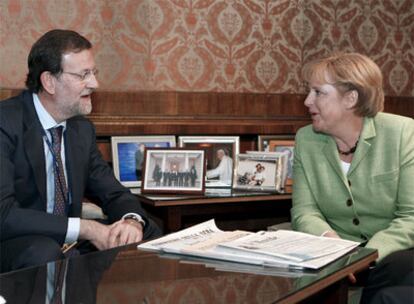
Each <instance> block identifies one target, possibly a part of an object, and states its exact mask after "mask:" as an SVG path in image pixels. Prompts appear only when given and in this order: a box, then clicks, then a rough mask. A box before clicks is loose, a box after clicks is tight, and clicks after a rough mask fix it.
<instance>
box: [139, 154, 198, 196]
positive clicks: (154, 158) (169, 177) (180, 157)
mask: <svg viewBox="0 0 414 304" xmlns="http://www.w3.org/2000/svg"><path fill="white" fill-rule="evenodd" d="M143 168H144V170H143V180H142V187H141V192H142V193H176V194H179V193H186V194H202V193H204V177H205V151H204V150H200V149H185V148H183V149H162V148H158V149H156V148H148V149H146V150H145V161H144V167H143Z"/></svg>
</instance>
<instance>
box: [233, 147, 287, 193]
mask: <svg viewBox="0 0 414 304" xmlns="http://www.w3.org/2000/svg"><path fill="white" fill-rule="evenodd" d="M286 157H287V156H286V153H269V152H265V153H260V152H257V151H255V152H253V153H252V152H251V153H244V154H239V155H238V156H237V159H236V167H235V169H234V177H233V188H234V189H244V190H254V191H270V192H282V191H283V187H284V179H285V177H286V176H285V171H286V161H285V160H286Z"/></svg>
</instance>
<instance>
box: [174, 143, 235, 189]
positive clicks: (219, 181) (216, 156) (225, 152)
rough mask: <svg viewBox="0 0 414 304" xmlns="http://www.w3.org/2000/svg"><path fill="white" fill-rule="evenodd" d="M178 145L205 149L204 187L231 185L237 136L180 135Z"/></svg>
mask: <svg viewBox="0 0 414 304" xmlns="http://www.w3.org/2000/svg"><path fill="white" fill-rule="evenodd" d="M178 145H179V146H180V147H183V148H194V149H204V150H205V151H206V163H207V169H206V187H208V188H215V187H229V188H230V187H231V185H232V179H233V169H234V160H235V159H236V157H237V155H238V154H239V151H240V138H239V136H180V137H178Z"/></svg>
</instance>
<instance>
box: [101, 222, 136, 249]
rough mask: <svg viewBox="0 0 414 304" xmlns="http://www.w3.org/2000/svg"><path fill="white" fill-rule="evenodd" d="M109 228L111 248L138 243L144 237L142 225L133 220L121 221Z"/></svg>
mask: <svg viewBox="0 0 414 304" xmlns="http://www.w3.org/2000/svg"><path fill="white" fill-rule="evenodd" d="M109 228H110V231H109V239H108V241H109V246H110V247H116V246H123V245H127V244H132V243H137V242H139V241H141V240H142V237H143V227H142V224H141V223H139V222H137V221H135V220H133V219H126V220H123V219H122V220H119V221H118V222H115V223H113V224H112V225H111V226H109Z"/></svg>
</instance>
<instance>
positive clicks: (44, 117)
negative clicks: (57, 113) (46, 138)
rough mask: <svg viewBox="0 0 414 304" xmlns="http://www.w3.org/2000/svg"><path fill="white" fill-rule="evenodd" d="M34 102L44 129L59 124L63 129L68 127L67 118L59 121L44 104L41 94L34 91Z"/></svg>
mask: <svg viewBox="0 0 414 304" xmlns="http://www.w3.org/2000/svg"><path fill="white" fill-rule="evenodd" d="M33 104H34V107H35V109H36V113H37V117H39V120H40V123H41V124H42V127H43V129H44V130H48V129H51V128H54V127H57V126H63V130H65V129H66V120H65V121H62V122H61V123H59V124H58V123H57V122H56V120H55V119H54V118H53V117H52V115H50V114H49V112H48V111H47V110H46V109H45V107H44V106H43V104H42V103H41V102H40V99H39V96H38V95H37V94H35V93H33Z"/></svg>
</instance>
